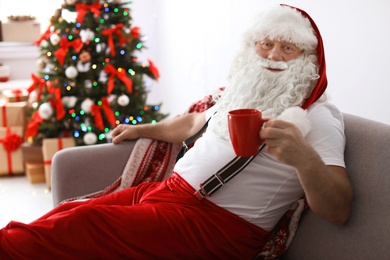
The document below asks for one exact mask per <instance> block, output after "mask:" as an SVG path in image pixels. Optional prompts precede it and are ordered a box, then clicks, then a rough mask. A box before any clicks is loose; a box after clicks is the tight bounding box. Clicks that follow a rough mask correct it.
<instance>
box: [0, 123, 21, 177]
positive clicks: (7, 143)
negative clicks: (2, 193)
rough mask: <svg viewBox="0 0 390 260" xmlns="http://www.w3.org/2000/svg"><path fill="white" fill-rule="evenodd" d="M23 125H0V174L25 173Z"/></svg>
mask: <svg viewBox="0 0 390 260" xmlns="http://www.w3.org/2000/svg"><path fill="white" fill-rule="evenodd" d="M22 141H23V128H22V127H21V126H14V127H0V162H1V163H0V175H13V174H24V165H23V153H22V147H21V144H22Z"/></svg>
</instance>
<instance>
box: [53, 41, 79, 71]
mask: <svg viewBox="0 0 390 260" xmlns="http://www.w3.org/2000/svg"><path fill="white" fill-rule="evenodd" d="M70 47H72V48H73V49H74V50H75V51H76V52H77V53H79V52H80V51H81V49H82V48H83V42H82V41H81V39H80V38H77V39H75V40H73V41H68V39H67V38H65V37H63V38H61V41H60V48H59V49H58V50H56V51H55V52H54V55H55V56H56V57H57V60H58V62H59V63H60V65H61V66H62V65H64V62H65V57H66V54H67V53H68V50H69V48H70Z"/></svg>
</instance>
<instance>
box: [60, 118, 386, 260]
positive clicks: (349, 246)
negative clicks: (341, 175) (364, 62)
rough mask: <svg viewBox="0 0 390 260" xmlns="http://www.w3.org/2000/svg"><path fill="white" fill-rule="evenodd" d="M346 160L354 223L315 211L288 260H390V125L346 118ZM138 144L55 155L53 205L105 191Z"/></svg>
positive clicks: (302, 227) (306, 217)
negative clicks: (334, 220) (327, 219)
mask: <svg viewBox="0 0 390 260" xmlns="http://www.w3.org/2000/svg"><path fill="white" fill-rule="evenodd" d="M344 121H345V128H346V129H345V131H346V132H345V133H346V138H347V145H346V150H345V160H346V164H347V171H348V174H349V176H350V179H351V181H352V185H353V188H354V201H353V206H352V213H351V217H350V219H349V220H348V222H347V223H346V224H345V225H344V226H342V227H336V226H333V225H331V224H328V223H326V222H325V221H323V220H321V219H319V218H318V217H316V216H315V215H314V214H313V213H312V212H311V211H310V210H309V211H308V212H306V213H305V214H304V216H303V217H302V219H301V224H300V228H299V230H298V232H297V234H296V236H295V239H294V241H293V243H292V245H291V246H290V248H289V250H288V251H287V253H286V255H285V256H284V257H283V259H300V260H304V259H316V260H321V259H324V260H329V259H343V260H346V259H353V260H356V259H376V260H379V259H388V258H389V255H390V253H389V245H390V207H389V205H390V125H386V124H382V123H379V122H375V121H372V120H368V119H364V118H361V117H358V116H353V115H349V114H344ZM133 147H134V142H124V143H122V144H119V145H113V144H103V145H95V146H87V147H74V148H68V149H65V150H62V151H60V152H58V153H56V154H55V156H54V158H53V164H52V194H53V200H54V205H58V204H59V203H60V202H61V201H63V200H65V199H68V198H73V197H77V196H81V195H85V194H89V193H92V192H96V191H99V190H102V189H104V188H105V187H107V186H108V185H110V184H111V183H113V182H114V181H115V180H117V178H118V177H119V176H120V175H121V173H122V171H123V169H124V167H125V164H126V161H127V159H128V158H129V155H130V153H131V152H132V150H133Z"/></svg>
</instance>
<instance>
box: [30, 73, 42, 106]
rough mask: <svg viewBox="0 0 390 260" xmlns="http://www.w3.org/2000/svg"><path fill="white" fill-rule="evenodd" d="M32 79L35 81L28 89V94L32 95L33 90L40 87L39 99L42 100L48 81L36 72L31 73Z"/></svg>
mask: <svg viewBox="0 0 390 260" xmlns="http://www.w3.org/2000/svg"><path fill="white" fill-rule="evenodd" d="M31 79H32V80H33V83H32V84H31V86H30V87H29V88H28V89H27V91H28V95H29V96H30V94H31V92H33V91H34V90H35V89H36V88H38V93H37V100H40V99H41V95H42V91H43V88H44V87H45V86H46V81H45V80H44V79H42V78H40V77H38V76H37V75H35V74H34V73H31Z"/></svg>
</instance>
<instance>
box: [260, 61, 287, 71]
mask: <svg viewBox="0 0 390 260" xmlns="http://www.w3.org/2000/svg"><path fill="white" fill-rule="evenodd" d="M260 66H262V67H264V68H267V69H277V70H286V69H288V64H287V62H284V61H272V60H266V59H261V60H260Z"/></svg>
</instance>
